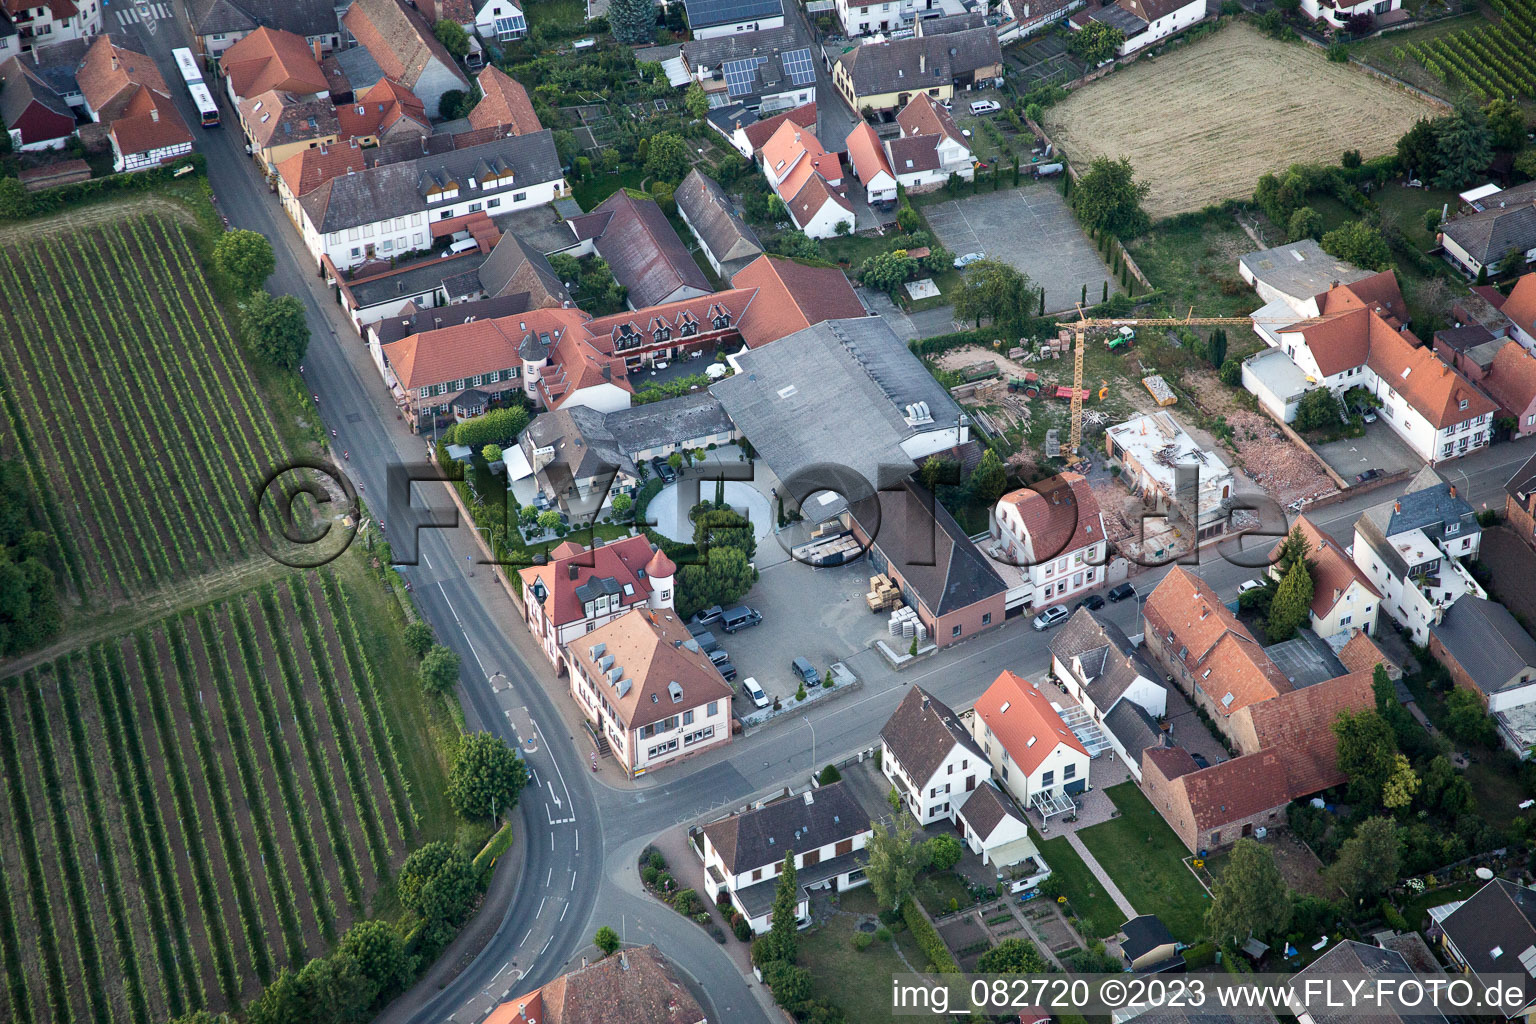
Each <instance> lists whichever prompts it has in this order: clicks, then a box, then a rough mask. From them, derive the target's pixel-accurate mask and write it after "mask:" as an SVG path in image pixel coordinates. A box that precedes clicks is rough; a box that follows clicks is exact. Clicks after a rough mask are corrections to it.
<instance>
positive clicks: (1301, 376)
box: [1248, 348, 1311, 399]
mask: <svg viewBox="0 0 1536 1024" xmlns="http://www.w3.org/2000/svg"><path fill="white" fill-rule="evenodd" d="M1248 369H1249V370H1250V371H1252V373H1253V375H1254V376H1255V377H1257V378H1259V383H1261V384H1263V385H1264V386H1265V387H1266V388H1268V389H1269V390H1270V392H1271V393H1272V394H1274V395H1275V396H1276V397H1278V398H1281V399H1290V398H1295V397H1297V396H1299V395H1300V394H1302V392H1304V391H1306V390H1307V388H1309V387H1311V385H1310V384H1308V383H1307V375H1306V374H1305V373H1302V372H1301V367H1299V366H1297V365H1296V362H1295V360H1293V359H1292V358H1291V357H1290V356H1288V355H1286V354H1285V353H1284V352H1282V351H1280V350H1279V349H1277V348H1271V349H1265V350H1264V351H1263V352H1260V353H1259V354H1258V355H1256V356H1254V357H1252V358H1251V359H1249V360H1248Z"/></svg>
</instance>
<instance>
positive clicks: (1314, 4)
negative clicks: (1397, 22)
mask: <svg viewBox="0 0 1536 1024" xmlns="http://www.w3.org/2000/svg"><path fill="white" fill-rule="evenodd" d="M1402 6H1403V0H1359V3H1353V4H1351V3H1344V2H1343V0H1301V13H1303V14H1305V15H1306V16H1307V17H1309V18H1311V19H1312V20H1313V21H1326V22H1327V23H1328V24H1330V25H1333V26H1334V27H1335V28H1342V27H1343V26H1344V23H1345V22H1347V21H1349V19H1350V18H1353V17H1354V16H1355V15H1357V14H1369V15H1371V16H1372V17H1373V18H1379V17H1381V16H1382V15H1383V14H1386V13H1387V12H1388V11H1395V10H1398V9H1400V8H1401V7H1402Z"/></svg>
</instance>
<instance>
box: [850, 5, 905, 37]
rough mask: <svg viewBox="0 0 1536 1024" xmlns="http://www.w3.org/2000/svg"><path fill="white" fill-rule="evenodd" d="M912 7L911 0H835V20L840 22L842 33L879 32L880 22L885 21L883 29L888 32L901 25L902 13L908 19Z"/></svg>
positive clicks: (867, 33) (858, 34)
mask: <svg viewBox="0 0 1536 1024" xmlns="http://www.w3.org/2000/svg"><path fill="white" fill-rule="evenodd" d="M914 7H915V5H914V3H913V0H875V2H873V3H870V2H867V0H866V2H864V3H851V2H849V0H837V20H838V21H840V22H842V25H843V31H844V33H845V34H847V35H850V36H864V35H869V34H871V33H874V32H879V31H881V28H880V23H881V22H885V24H886V28H885V31H887V32H889V31H892V30H894V29H897V28H900V27H901V24H902V14H903V13H905V14H906V16H907V18H908V19H910V18H911V17H912V14H913V9H914Z"/></svg>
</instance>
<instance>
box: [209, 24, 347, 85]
mask: <svg viewBox="0 0 1536 1024" xmlns="http://www.w3.org/2000/svg"><path fill="white" fill-rule="evenodd" d="M219 66H220V67H221V68H223V69H224V74H225V75H226V76H228V78H229V81H230V84H231V85H232V86H233V87H234V90H235V93H236V95H239V96H255V95H257V94H258V93H263V92H266V91H268V90H269V89H280V90H282V91H283V92H292V93H298V94H300V95H305V94H308V93H316V92H325V91H326V90H328V89H329V88H330V86H329V85H328V84H327V83H326V80H325V73H324V72H323V71H321V70H320V64H319V62H317V61H316V60H315V54H314V51H312V50H311V49H310V48H309V44H308V43H306V42H305V41H304V37H303V36H298V35H294V34H293V33H292V32H284V31H282V30H281V29H274V28H268V27H267V26H265V25H263V26H262V27H260V28H258V29H257V30H256V31H254V32H252V33H251V34H250V35H248V36H245V37H244V38H242V39H240V40H239V41H238V42H236V43H235V45H233V46H231V47H230V48H229V49H227V50H225V51H224V53H223V54H222V55H221V56H220V57H219Z"/></svg>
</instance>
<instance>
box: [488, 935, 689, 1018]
mask: <svg viewBox="0 0 1536 1024" xmlns="http://www.w3.org/2000/svg"><path fill="white" fill-rule="evenodd" d="M702 1020H704V1011H703V1010H702V1009H701V1008H700V1007H699V1004H698V1002H697V1001H696V1000H695V999H694V997H693V996H692V994H690V993H689V991H688V989H687V988H685V987H684V986H683V984H682V983H681V982H680V981H678V979H677V976H676V975H675V974H674V973H673V972H672V969H671V967H670V966H668V964H667V962H666V960H665V959H664V958H663V957H662V956H661V954H660V953H658V952H657V951H656V947H655V946H639V947H635V948H631V949H626V950H625V951H624V952H623V953H618V954H615V955H613V956H610V957H604V958H603V959H601V960H598V961H596V962H594V963H592V964H591V965H589V966H586V967H582V968H581V969H579V970H575V971H572V972H571V973H570V974H566V975H562V976H561V977H558V978H556V979H555V980H554V981H551V982H549V983H548V984H546V985H545V986H544V987H543V988H540V989H536V990H535V991H533V992H530V993H528V994H526V995H521V996H518V997H516V998H515V999H509V1000H507V1001H506V1002H504V1003H502V1004H501V1005H500V1006H498V1007H497V1008H496V1009H495V1010H493V1011H491V1015H490V1016H489V1017H487V1018H486V1019H485V1022H484V1024H535V1022H537V1024H699V1022H700V1021H702Z"/></svg>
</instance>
